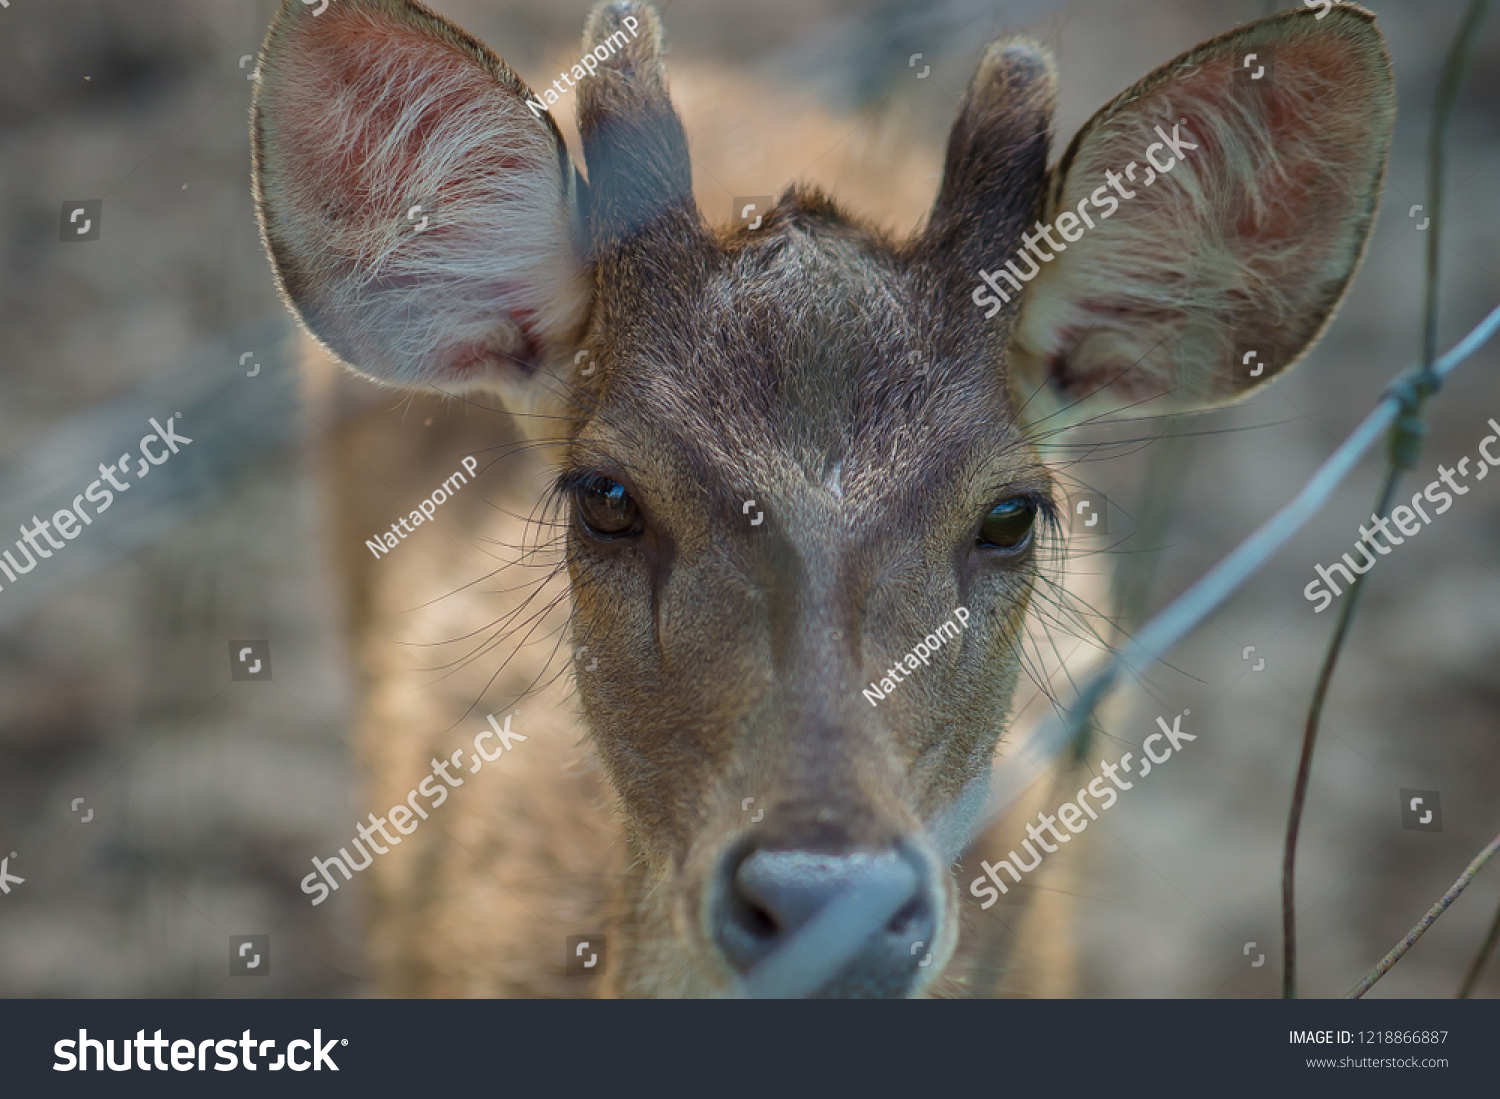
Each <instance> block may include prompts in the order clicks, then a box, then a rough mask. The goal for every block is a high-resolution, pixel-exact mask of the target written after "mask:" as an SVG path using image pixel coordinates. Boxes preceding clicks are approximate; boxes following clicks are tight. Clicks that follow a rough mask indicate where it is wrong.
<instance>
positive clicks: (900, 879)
mask: <svg viewBox="0 0 1500 1099" xmlns="http://www.w3.org/2000/svg"><path fill="white" fill-rule="evenodd" d="M732 857H733V856H731V858H732ZM727 869H728V871H729V872H728V874H727V879H728V880H727V881H725V883H724V884H725V888H723V889H722V890H720V891H719V904H718V911H717V913H716V914H715V919H714V921H713V923H714V933H715V938H716V940H717V941H718V944H719V948H720V949H721V950H722V951H723V952H724V956H725V957H726V958H727V959H728V961H729V963H730V964H731V965H732V966H734V968H735V969H736V970H737V971H738V972H740V973H742V974H743V973H746V972H748V971H749V970H750V969H752V968H753V967H754V966H755V965H756V964H757V963H758V962H760V961H762V960H763V959H765V958H766V957H768V956H769V955H770V954H772V953H773V952H774V951H776V950H777V949H778V948H780V947H784V946H786V945H787V944H788V943H789V942H790V941H791V940H792V939H793V937H794V936H795V935H796V932H797V931H798V930H799V929H801V928H802V927H804V926H805V925H806V924H808V923H809V922H810V921H811V920H813V919H814V918H815V917H817V916H818V915H819V914H820V913H822V912H824V911H827V910H828V909H829V908H830V906H832V905H833V904H834V902H836V901H838V900H839V899H840V898H845V897H847V898H849V899H850V900H851V901H853V902H856V903H859V902H864V903H863V905H862V907H864V908H865V910H866V911H868V910H870V909H872V908H873V909H877V910H879V909H880V908H882V907H883V908H884V909H885V910H888V911H892V912H894V915H892V916H891V917H890V918H889V919H888V920H886V921H885V923H884V924H883V925H882V926H879V927H877V928H876V929H875V930H874V931H873V932H872V933H870V934H869V935H868V936H867V937H866V939H865V941H864V943H863V944H862V945H861V946H860V947H859V948H858V949H857V950H856V951H855V952H854V953H853V955H852V956H850V957H849V958H848V960H847V961H846V962H844V964H843V965H841V966H839V967H838V968H837V969H836V970H835V971H834V973H833V975H832V976H831V977H830V978H829V980H828V981H826V982H825V983H824V984H823V985H822V986H821V987H820V988H819V989H818V990H817V991H816V992H815V993H814V995H816V996H819V997H828V996H843V997H849V996H854V997H871V996H904V995H906V994H907V992H908V991H909V989H910V988H911V986H912V984H913V982H914V981H915V980H916V978H917V976H918V974H919V973H920V972H921V971H922V969H923V968H924V967H925V966H927V965H930V964H931V960H932V951H933V940H934V939H935V938H936V932H937V927H936V923H937V921H936V918H935V909H936V906H935V904H934V902H933V897H932V892H933V891H932V890H931V889H930V888H929V887H928V884H929V883H928V881H927V877H928V875H927V872H926V870H925V868H924V865H923V863H922V861H921V860H920V859H919V858H917V857H915V856H914V855H910V854H908V853H906V852H905V851H903V850H902V849H901V848H900V847H899V846H892V847H888V848H885V849H882V850H873V851H871V850H851V851H844V852H838V853H827V852H821V851H809V850H800V849H790V850H788V849H769V848H764V847H762V848H753V849H751V850H750V851H749V852H747V853H744V854H743V855H742V856H741V857H740V858H739V861H738V863H737V864H734V865H733V866H731V867H728V868H727ZM819 938H821V936H820V937H819ZM831 938H832V939H837V940H841V941H843V942H847V941H848V938H847V935H835V936H832V937H831ZM800 945H803V946H804V947H805V945H806V944H800ZM813 949H816V944H814V946H813Z"/></svg>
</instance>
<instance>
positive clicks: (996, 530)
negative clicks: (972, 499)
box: [976, 497, 1036, 550]
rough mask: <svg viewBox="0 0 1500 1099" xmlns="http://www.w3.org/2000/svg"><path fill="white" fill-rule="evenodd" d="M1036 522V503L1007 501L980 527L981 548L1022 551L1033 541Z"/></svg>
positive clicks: (1015, 500)
mask: <svg viewBox="0 0 1500 1099" xmlns="http://www.w3.org/2000/svg"><path fill="white" fill-rule="evenodd" d="M1035 522H1036V503H1035V502H1034V501H1031V500H1027V499H1025V498H1024V497H1019V498H1016V499H1013V500H1005V501H1003V502H1001V503H998V504H996V505H995V506H994V507H993V508H991V509H990V513H989V514H988V515H986V516H985V517H984V522H983V523H981V524H980V525H979V537H978V538H977V539H976V541H977V542H978V543H979V545H981V546H995V547H996V548H998V549H1003V550H1018V549H1021V548H1022V547H1023V546H1025V545H1026V543H1027V542H1028V541H1029V540H1030V539H1031V528H1032V525H1033V524H1034V523H1035Z"/></svg>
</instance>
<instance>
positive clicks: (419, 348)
mask: <svg viewBox="0 0 1500 1099" xmlns="http://www.w3.org/2000/svg"><path fill="white" fill-rule="evenodd" d="M267 79H268V86H267V92H266V96H265V106H264V109H265V113H266V117H267V120H268V124H267V125H266V126H265V127H264V130H265V133H266V145H267V147H268V148H269V149H271V151H272V155H271V156H270V157H268V158H267V159H268V160H269V161H270V162H271V163H269V164H268V165H267V166H266V171H265V175H266V177H267V184H266V187H265V190H266V193H267V199H268V205H269V206H270V207H272V209H273V211H274V222H275V234H274V235H275V237H276V238H277V243H279V244H281V245H282V246H283V247H282V249H281V251H282V252H284V253H286V254H287V255H289V257H290V259H289V264H288V266H290V267H293V268H295V269H296V270H295V275H296V277H295V278H294V277H291V276H290V275H289V277H288V286H289V289H290V290H291V292H292V294H293V297H294V299H295V300H296V304H297V305H298V308H299V309H300V310H301V311H302V313H303V316H304V318H306V319H307V320H308V323H309V324H310V325H311V326H312V327H313V328H314V330H315V331H316V332H317V333H318V335H320V336H321V337H323V338H324V340H325V341H326V342H328V343H329V344H330V345H331V346H332V347H333V348H334V350H336V351H337V352H338V353H339V355H340V357H342V358H344V359H345V361H347V362H349V363H350V364H351V365H353V366H355V367H357V368H359V369H362V370H365V371H366V372H368V373H370V374H372V375H375V376H377V377H381V378H383V379H385V380H389V381H396V382H400V383H404V384H414V383H430V382H438V383H442V382H446V381H456V382H460V383H463V384H465V385H468V384H476V383H481V382H484V381H486V380H494V379H495V378H497V377H498V376H500V375H504V374H509V373H513V372H514V370H515V368H516V366H517V364H518V363H522V364H525V365H534V363H535V362H536V361H537V360H539V359H540V357H541V355H542V349H543V347H544V346H546V345H549V344H551V343H553V342H556V341H558V340H560V339H561V338H562V337H563V336H565V335H566V334H567V333H569V332H570V331H571V330H572V329H573V328H574V327H575V326H576V324H577V321H578V319H579V317H580V316H581V314H582V311H583V308H584V307H585V306H586V290H585V288H584V287H583V286H582V285H581V273H582V262H581V260H580V258H579V257H578V256H577V254H576V250H575V244H574V236H573V233H572V226H571V219H572V218H573V216H574V211H573V210H571V209H569V208H567V206H566V205H565V203H564V201H563V195H564V193H565V190H564V187H563V179H562V176H561V174H560V167H559V160H558V148H557V146H556V144H555V143H554V138H553V137H552V134H551V132H550V131H549V130H548V129H547V128H546V126H545V125H544V124H543V123H542V122H540V121H539V120H537V119H535V118H534V117H532V115H531V114H530V112H529V111H528V110H527V109H526V107H525V105H524V102H523V100H522V97H521V95H520V94H518V90H517V89H518V88H519V87H520V86H519V85H518V84H517V85H516V86H515V87H511V86H507V85H506V84H505V83H502V80H501V77H500V76H498V75H497V74H496V72H494V71H491V69H490V68H488V67H487V66H486V65H485V64H484V63H482V62H481V61H480V60H479V59H478V58H476V57H475V56H473V55H471V54H470V53H468V52H466V51H465V50H463V49H461V48H460V47H458V46H456V45H454V44H452V43H450V42H447V41H444V40H442V39H441V38H437V37H434V36H433V33H432V32H430V31H428V30H427V29H426V28H425V27H424V26H422V25H420V24H415V23H406V22H402V21H400V20H398V19H397V18H396V17H394V16H391V15H388V14H386V13H384V12H372V11H370V10H369V9H364V10H361V9H355V8H343V7H340V6H339V5H333V6H332V7H330V8H329V9H328V10H327V11H326V12H325V13H324V14H323V15H322V16H320V17H318V18H317V19H311V20H301V21H299V22H298V23H297V24H296V25H295V27H294V28H293V29H292V30H291V31H289V32H287V33H286V35H285V37H284V38H283V39H282V40H281V42H280V43H279V48H278V49H277V50H276V51H275V54H274V62H273V64H272V66H271V67H270V70H269V75H268V77H267ZM419 202H425V203H427V206H426V207H425V208H424V210H423V211H422V215H421V216H426V217H427V218H428V227H427V228H426V229H425V230H423V231H421V232H417V231H415V225H416V221H415V220H414V219H413V218H412V217H409V216H408V211H410V209H411V208H412V206H413V205H415V204H417V203H419Z"/></svg>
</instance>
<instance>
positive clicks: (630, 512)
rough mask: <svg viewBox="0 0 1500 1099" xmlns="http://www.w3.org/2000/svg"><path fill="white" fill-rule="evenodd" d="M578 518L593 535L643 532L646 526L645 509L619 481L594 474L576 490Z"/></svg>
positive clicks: (618, 536) (574, 494) (608, 535)
mask: <svg viewBox="0 0 1500 1099" xmlns="http://www.w3.org/2000/svg"><path fill="white" fill-rule="evenodd" d="M573 502H574V507H575V508H576V509H577V514H578V518H579V519H580V520H581V521H582V523H583V525H584V527H585V528H586V529H587V530H588V532H589V533H590V534H593V535H595V536H596V537H599V538H622V537H624V536H626V535H631V534H639V533H640V532H641V530H642V528H643V527H644V526H645V522H644V520H643V519H642V517H641V509H640V508H639V507H638V506H636V502H635V501H634V500H633V499H631V497H630V493H628V492H626V491H625V486H624V485H622V484H620V482H619V481H612V480H610V479H609V478H608V477H590V478H589V479H588V480H586V481H584V482H583V483H582V484H580V485H579V486H578V487H577V488H575V489H574V490H573Z"/></svg>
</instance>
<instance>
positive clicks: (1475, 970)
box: [1456, 908, 1500, 1000]
mask: <svg viewBox="0 0 1500 1099" xmlns="http://www.w3.org/2000/svg"><path fill="white" fill-rule="evenodd" d="M1496 939H1500V908H1497V909H1495V919H1494V922H1493V923H1491V924H1490V933H1489V934H1488V935H1486V936H1485V938H1484V943H1483V944H1482V945H1481V946H1480V947H1479V953H1478V954H1476V955H1474V961H1473V962H1471V963H1470V965H1469V972H1468V973H1466V974H1465V975H1464V983H1463V984H1462V985H1461V986H1460V987H1459V990H1458V996H1457V997H1456V999H1459V1000H1467V999H1468V998H1469V993H1471V992H1473V991H1474V986H1475V985H1477V984H1478V983H1479V975H1480V974H1481V973H1483V972H1484V967H1485V964H1486V963H1488V962H1489V960H1490V955H1491V954H1492V953H1494V950H1495V940H1496Z"/></svg>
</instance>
